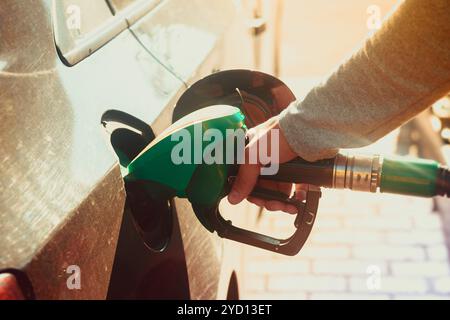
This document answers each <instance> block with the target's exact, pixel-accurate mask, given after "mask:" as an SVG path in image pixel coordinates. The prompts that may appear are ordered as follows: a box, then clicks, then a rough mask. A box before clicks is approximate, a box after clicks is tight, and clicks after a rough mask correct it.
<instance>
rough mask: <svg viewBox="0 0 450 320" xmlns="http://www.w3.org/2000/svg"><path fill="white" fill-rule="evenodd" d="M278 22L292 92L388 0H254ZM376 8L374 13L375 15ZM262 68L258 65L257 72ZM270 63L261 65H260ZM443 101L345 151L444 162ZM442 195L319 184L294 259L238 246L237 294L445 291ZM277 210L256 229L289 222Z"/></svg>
mask: <svg viewBox="0 0 450 320" xmlns="http://www.w3.org/2000/svg"><path fill="white" fill-rule="evenodd" d="M260 5H262V7H263V8H266V12H265V13H264V9H262V16H264V14H267V16H268V19H271V18H270V17H271V16H272V19H277V18H278V19H280V20H278V21H276V20H273V24H275V25H276V24H279V25H280V30H279V31H278V34H279V39H278V41H275V43H276V44H277V45H278V46H279V52H278V55H279V60H278V61H276V63H275V64H276V68H275V70H276V72H278V73H279V76H280V77H281V78H282V79H283V80H284V81H285V82H286V83H287V84H288V85H289V86H290V87H291V89H292V90H293V91H294V93H295V94H296V95H297V97H298V98H301V97H303V96H304V95H305V94H306V93H307V92H308V90H309V89H310V88H312V87H313V86H314V85H315V84H317V83H319V82H320V81H321V79H323V78H324V77H326V76H327V74H329V73H330V72H332V70H333V69H334V68H335V67H336V66H337V65H338V64H339V63H340V62H342V61H344V60H345V59H346V58H348V57H349V56H350V55H351V54H352V53H353V52H354V51H355V50H356V49H357V48H359V46H361V44H362V43H363V42H364V40H365V39H366V38H367V37H368V36H370V34H372V33H373V32H374V31H376V27H377V24H376V22H374V20H371V19H372V18H374V17H376V16H377V15H378V16H379V18H381V19H383V18H385V17H386V16H387V15H389V14H390V12H391V11H392V10H393V9H394V8H395V7H396V6H397V5H398V1H394V0H367V1H366V0H361V1H352V0H340V1H327V0H318V1H306V0H284V1H279V2H278V10H279V14H278V17H273V14H272V15H271V13H273V12H274V11H273V10H269V9H268V8H271V6H273V2H272V1H265V2H264V1H263V2H262V3H260ZM374 15H375V16H374ZM265 67H266V66H264V65H262V66H261V68H262V69H263V70H264V68H265ZM269 71H270V70H269ZM449 107H450V104H449V100H448V99H443V100H441V101H440V102H438V103H436V104H435V105H434V106H433V108H432V109H430V110H429V111H426V112H424V113H423V114H422V115H420V116H419V117H418V118H416V119H414V120H413V121H411V122H410V123H408V124H407V125H405V126H404V127H403V128H401V129H400V130H396V131H395V132H393V133H391V134H390V135H388V136H387V137H385V138H383V139H382V140H380V141H379V142H377V143H376V144H374V145H372V146H369V147H367V148H364V149H363V150H354V152H368V153H383V154H395V153H398V154H402V155H406V154H409V155H413V156H423V157H428V158H433V159H436V160H439V161H441V162H443V163H449V160H450V158H449V155H450V153H449V152H448V151H447V150H448V149H447V148H448V146H447V145H446V143H447V142H448V139H449V136H448V135H449V133H448V132H449V129H448V128H446V123H447V121H448V120H446V119H448V117H449V113H448V111H449ZM447 206H448V203H445V201H444V200H439V201H438V200H430V199H418V198H410V197H398V196H386V195H379V194H377V195H371V194H363V193H349V192H346V191H327V190H324V192H323V197H322V200H321V203H320V207H319V213H318V216H317V220H316V225H315V227H314V229H313V231H312V234H311V236H310V238H309V240H308V242H307V244H306V245H305V247H304V248H303V249H302V251H301V252H300V254H299V255H298V256H296V257H283V256H280V255H276V254H271V253H267V252H264V251H262V250H258V249H254V248H251V247H245V248H244V249H243V252H242V258H241V259H242V270H243V276H242V280H241V283H242V296H243V298H249V299H253V298H255V299H261V298H263V299H264V298H267V299H349V298H350V299H449V298H450V273H449V260H448V244H449V236H450V232H449V230H448V227H447V228H446V227H445V225H447V226H448V225H449V224H448V222H446V221H448V217H447V216H448V215H449V210H448V207H447ZM290 225H291V222H290V221H287V219H286V217H285V215H283V214H282V213H266V215H265V216H264V218H263V219H261V221H260V227H262V228H263V229H264V230H265V232H268V233H272V234H280V233H283V231H284V232H286V233H285V234H287V230H288V229H289V228H290Z"/></svg>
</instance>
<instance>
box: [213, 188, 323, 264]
mask: <svg viewBox="0 0 450 320" xmlns="http://www.w3.org/2000/svg"><path fill="white" fill-rule="evenodd" d="M252 196H255V197H258V198H263V199H266V200H276V201H282V202H286V203H289V204H291V205H295V206H297V208H298V214H297V217H296V219H295V222H294V226H295V228H296V230H295V232H294V234H293V235H292V236H290V237H289V238H287V239H277V238H274V237H271V236H267V235H264V234H260V233H256V232H253V231H250V230H246V229H242V228H239V227H235V226H233V224H232V223H231V221H227V220H225V219H224V218H223V217H222V216H221V215H220V212H219V210H216V219H214V226H213V229H214V230H216V231H217V234H218V235H219V236H220V237H222V238H226V239H230V240H233V241H238V242H242V243H245V244H248V245H251V246H254V247H258V248H261V249H266V250H269V251H273V252H276V253H280V254H284V255H289V256H294V255H296V254H297V253H298V252H299V251H300V250H301V248H302V247H303V245H304V244H305V242H306V240H307V239H308V236H309V234H310V232H311V229H312V228H313V225H314V222H315V218H316V214H317V209H318V206H319V199H320V197H321V192H320V189H319V188H314V187H311V188H310V189H308V190H307V193H306V201H305V202H300V201H298V200H296V199H291V198H289V197H288V196H286V195H285V194H283V193H280V192H276V191H272V190H267V189H262V188H256V189H255V190H254V191H253V193H252Z"/></svg>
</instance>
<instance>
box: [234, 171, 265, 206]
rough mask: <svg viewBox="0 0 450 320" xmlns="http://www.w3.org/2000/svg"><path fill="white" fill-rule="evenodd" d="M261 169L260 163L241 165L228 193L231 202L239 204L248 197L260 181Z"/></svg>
mask: <svg viewBox="0 0 450 320" xmlns="http://www.w3.org/2000/svg"><path fill="white" fill-rule="evenodd" d="M260 169H261V166H260V165H259V164H242V165H240V167H239V172H238V175H237V177H236V180H235V181H234V183H233V187H232V189H231V192H230V194H229V195H228V201H229V202H230V203H231V204H238V203H240V202H241V201H242V200H244V199H245V198H247V197H248V195H249V194H250V193H251V192H252V190H253V188H254V187H255V185H256V182H257V181H258V177H259V174H260Z"/></svg>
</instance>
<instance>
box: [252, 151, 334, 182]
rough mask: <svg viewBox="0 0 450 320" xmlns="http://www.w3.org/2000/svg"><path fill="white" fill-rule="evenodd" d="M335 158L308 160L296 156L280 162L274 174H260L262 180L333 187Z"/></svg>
mask: <svg viewBox="0 0 450 320" xmlns="http://www.w3.org/2000/svg"><path fill="white" fill-rule="evenodd" d="M334 163H335V159H334V158H333V159H326V160H321V161H317V162H308V161H306V160H304V159H302V158H296V159H294V160H291V161H289V162H287V163H283V164H280V166H279V169H278V173H277V174H275V175H261V176H260V177H259V178H260V179H262V180H271V181H278V182H291V183H306V184H312V185H315V186H321V187H325V188H331V187H333V170H334Z"/></svg>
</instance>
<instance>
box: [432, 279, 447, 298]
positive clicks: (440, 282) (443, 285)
mask: <svg viewBox="0 0 450 320" xmlns="http://www.w3.org/2000/svg"><path fill="white" fill-rule="evenodd" d="M433 289H434V291H436V292H437V293H441V294H446V295H449V296H450V277H442V278H438V279H434V280H433Z"/></svg>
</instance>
